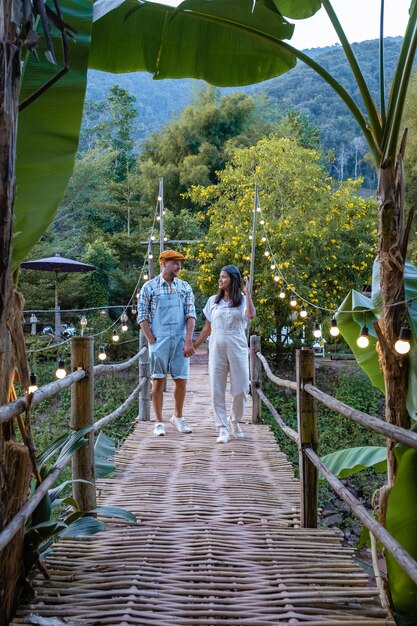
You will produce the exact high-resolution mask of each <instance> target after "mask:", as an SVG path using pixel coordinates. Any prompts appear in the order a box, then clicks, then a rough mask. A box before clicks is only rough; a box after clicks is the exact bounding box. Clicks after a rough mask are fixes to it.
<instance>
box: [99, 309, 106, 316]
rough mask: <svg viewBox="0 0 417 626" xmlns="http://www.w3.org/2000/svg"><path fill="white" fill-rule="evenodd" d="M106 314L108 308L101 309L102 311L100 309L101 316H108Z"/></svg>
mask: <svg viewBox="0 0 417 626" xmlns="http://www.w3.org/2000/svg"><path fill="white" fill-rule="evenodd" d="M106 315H107V311H106V309H101V311H100V316H101V317H106Z"/></svg>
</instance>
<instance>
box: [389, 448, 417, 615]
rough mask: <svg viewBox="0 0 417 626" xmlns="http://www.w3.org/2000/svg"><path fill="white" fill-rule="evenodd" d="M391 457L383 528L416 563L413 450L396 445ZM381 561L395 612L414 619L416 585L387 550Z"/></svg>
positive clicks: (415, 453) (415, 454) (416, 465)
mask: <svg viewBox="0 0 417 626" xmlns="http://www.w3.org/2000/svg"><path fill="white" fill-rule="evenodd" d="M395 455H396V458H397V462H398V471H397V476H396V478H395V483H394V486H393V487H392V489H391V491H390V493H389V496H388V503H387V517H386V528H387V530H388V532H389V533H391V535H392V536H393V537H395V539H396V540H397V541H398V542H399V543H400V544H401V545H402V546H403V547H404V548H405V549H406V550H407V552H408V553H409V554H410V555H411V556H412V557H413V558H414V559H416V560H417V532H416V527H417V480H416V476H417V450H413V449H410V448H406V447H405V446H397V447H396V448H395ZM385 559H386V562H387V571H388V579H389V581H390V592H391V597H392V600H393V603H394V607H395V610H396V611H397V612H398V613H401V614H405V615H413V616H414V617H416V616H417V585H416V584H415V583H414V582H413V581H412V580H411V578H410V577H409V576H408V574H406V573H405V572H404V570H403V569H402V568H401V566H400V565H399V564H398V563H397V561H396V560H395V559H394V557H393V556H391V554H389V552H388V551H386V553H385Z"/></svg>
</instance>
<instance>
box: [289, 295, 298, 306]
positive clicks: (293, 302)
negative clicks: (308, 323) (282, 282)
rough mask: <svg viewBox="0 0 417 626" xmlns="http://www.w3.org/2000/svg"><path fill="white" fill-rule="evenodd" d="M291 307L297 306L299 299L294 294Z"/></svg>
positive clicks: (291, 298)
mask: <svg viewBox="0 0 417 626" xmlns="http://www.w3.org/2000/svg"><path fill="white" fill-rule="evenodd" d="M290 305H291V306H297V298H296V297H295V295H294V294H293V293H292V294H291V296H290Z"/></svg>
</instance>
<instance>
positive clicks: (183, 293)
mask: <svg viewBox="0 0 417 626" xmlns="http://www.w3.org/2000/svg"><path fill="white" fill-rule="evenodd" d="M171 293H178V294H179V296H180V298H181V300H182V302H183V305H184V315H185V319H186V320H187V319H188V318H189V317H194V318H195V317H196V312H195V306H194V294H193V290H192V289H191V287H190V285H189V284H188V283H186V282H185V280H181V279H180V278H174V280H173V281H172V283H171V285H169V284H168V283H167V282H166V280H164V279H163V278H162V274H159V276H156V277H155V278H153V279H152V280H149V281H148V282H147V283H145V284H144V285H143V287H142V289H141V290H140V294H139V301H138V317H137V320H138V324H140V322H143V321H144V320H147V321H148V322H149V324H152V320H153V318H154V317H155V311H156V307H157V304H158V298H159V295H160V294H167V295H169V294H171Z"/></svg>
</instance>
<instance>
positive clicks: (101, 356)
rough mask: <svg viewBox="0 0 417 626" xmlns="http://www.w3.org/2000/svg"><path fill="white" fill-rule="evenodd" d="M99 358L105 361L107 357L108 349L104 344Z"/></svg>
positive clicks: (99, 352)
mask: <svg viewBox="0 0 417 626" xmlns="http://www.w3.org/2000/svg"><path fill="white" fill-rule="evenodd" d="M98 358H99V359H100V361H105V360H106V359H107V354H106V349H105V347H104V346H100V349H99V351H98Z"/></svg>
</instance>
